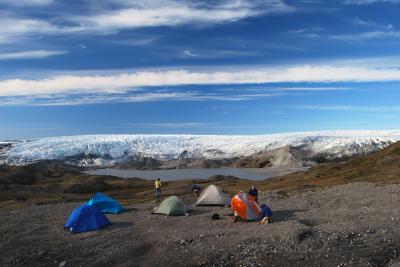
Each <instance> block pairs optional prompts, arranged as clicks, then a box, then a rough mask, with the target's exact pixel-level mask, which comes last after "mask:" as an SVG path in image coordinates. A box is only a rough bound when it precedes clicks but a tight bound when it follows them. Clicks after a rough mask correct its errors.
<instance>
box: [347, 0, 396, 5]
mask: <svg viewBox="0 0 400 267" xmlns="http://www.w3.org/2000/svg"><path fill="white" fill-rule="evenodd" d="M343 2H344V3H345V4H351V5H368V4H375V3H392V4H398V3H400V0H345V1H343Z"/></svg>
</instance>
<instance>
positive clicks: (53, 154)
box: [0, 130, 400, 168]
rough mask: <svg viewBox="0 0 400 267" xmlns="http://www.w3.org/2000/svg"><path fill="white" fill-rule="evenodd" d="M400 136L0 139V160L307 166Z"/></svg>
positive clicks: (395, 132) (361, 133) (349, 133)
mask: <svg viewBox="0 0 400 267" xmlns="http://www.w3.org/2000/svg"><path fill="white" fill-rule="evenodd" d="M399 140H400V130H393V131H330V132H300V133H283V134H271V135H247V136H246V135H234V136H228V135H84V136H65V137H51V138H41V139H34V140H27V141H18V142H11V143H6V142H3V143H0V164H7V165H26V164H30V163H34V162H38V161H42V160H58V161H62V162H65V163H68V164H72V165H76V166H83V167H112V166H125V167H129V166H131V167H133V168H146V166H147V165H149V166H150V165H151V166H152V167H151V168H159V167H162V166H164V165H165V166H167V167H168V168H179V167H182V168H184V167H187V166H189V167H196V166H200V167H218V166H221V165H237V166H242V167H270V166H281V165H282V166H287V165H289V166H293V165H295V166H297V165H300V166H304V165H306V166H307V165H312V164H313V163H319V162H327V161H339V160H344V159H348V158H351V157H354V156H358V155H365V154H368V153H371V152H375V151H378V150H381V149H383V148H385V147H387V146H389V145H390V144H393V143H395V142H397V141H399ZM254 160H256V161H257V162H258V163H254V162H253V161H254ZM191 164H192V166H191ZM257 164H258V165H257Z"/></svg>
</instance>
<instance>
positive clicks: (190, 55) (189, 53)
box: [182, 49, 198, 57]
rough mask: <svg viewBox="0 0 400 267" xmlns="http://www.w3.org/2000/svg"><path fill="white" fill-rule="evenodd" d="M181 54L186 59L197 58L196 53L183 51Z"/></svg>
mask: <svg viewBox="0 0 400 267" xmlns="http://www.w3.org/2000/svg"><path fill="white" fill-rule="evenodd" d="M182 54H183V55H184V56H186V57H197V56H198V55H197V54H196V53H193V52H192V51H190V50H188V49H185V50H183V52H182Z"/></svg>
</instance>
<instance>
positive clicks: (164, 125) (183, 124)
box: [125, 122, 218, 128]
mask: <svg viewBox="0 0 400 267" xmlns="http://www.w3.org/2000/svg"><path fill="white" fill-rule="evenodd" d="M217 125H218V124H215V123H207V122H158V123H126V124H125V126H128V127H134V128H136V127H140V128H200V127H201V128H203V127H209V126H217Z"/></svg>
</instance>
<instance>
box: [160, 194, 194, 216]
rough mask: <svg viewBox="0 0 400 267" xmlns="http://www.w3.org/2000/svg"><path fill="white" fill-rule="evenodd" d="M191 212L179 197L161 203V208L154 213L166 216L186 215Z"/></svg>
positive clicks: (172, 197) (171, 197)
mask: <svg viewBox="0 0 400 267" xmlns="http://www.w3.org/2000/svg"><path fill="white" fill-rule="evenodd" d="M188 211H189V209H188V207H187V206H186V204H185V203H184V202H183V200H182V199H180V198H179V197H177V196H170V197H167V198H166V199H164V200H163V202H161V204H160V206H159V207H158V208H157V209H156V210H155V211H154V212H153V213H156V214H166V215H185V214H186V213H187V212H188Z"/></svg>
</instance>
